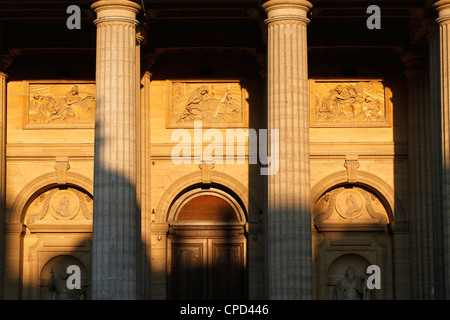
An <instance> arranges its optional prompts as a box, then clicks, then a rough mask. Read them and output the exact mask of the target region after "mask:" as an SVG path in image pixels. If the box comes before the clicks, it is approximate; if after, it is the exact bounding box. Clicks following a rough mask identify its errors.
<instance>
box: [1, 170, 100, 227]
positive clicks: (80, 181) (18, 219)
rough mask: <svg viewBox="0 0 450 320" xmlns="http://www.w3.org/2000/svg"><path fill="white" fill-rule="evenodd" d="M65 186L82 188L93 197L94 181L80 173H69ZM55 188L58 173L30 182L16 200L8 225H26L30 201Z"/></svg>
mask: <svg viewBox="0 0 450 320" xmlns="http://www.w3.org/2000/svg"><path fill="white" fill-rule="evenodd" d="M65 185H69V186H74V187H78V188H81V189H83V190H84V191H86V192H87V193H89V195H91V196H92V195H93V186H94V183H93V181H92V180H91V179H89V178H88V177H86V176H84V175H81V174H79V173H75V172H67V180H66V183H65ZM55 186H58V176H57V173H56V172H54V173H53V172H52V173H47V174H44V175H41V176H39V177H37V178H35V179H33V180H32V181H31V182H29V183H28V184H27V185H26V186H25V187H24V188H23V189H22V191H21V192H20V193H19V195H18V196H17V197H16V199H15V200H14V203H13V205H12V206H11V210H10V212H9V214H8V216H7V218H6V223H9V224H18V223H24V219H25V213H26V210H25V208H26V206H27V203H28V202H29V201H30V199H32V198H33V196H35V195H36V194H38V193H40V192H42V191H44V190H47V189H50V188H52V187H55Z"/></svg>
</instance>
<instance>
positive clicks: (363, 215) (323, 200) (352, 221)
mask: <svg viewBox="0 0 450 320" xmlns="http://www.w3.org/2000/svg"><path fill="white" fill-rule="evenodd" d="M312 212H313V216H314V223H315V225H316V227H317V228H318V229H319V230H323V231H342V230H383V229H384V227H385V226H386V224H387V223H388V221H389V219H388V213H387V211H386V208H385V207H384V206H383V204H382V203H381V202H380V199H378V198H377V196H376V195H375V194H373V193H372V192H369V191H367V190H364V189H362V188H359V187H356V186H353V187H351V188H346V187H338V188H336V189H332V190H330V191H327V192H326V193H325V194H323V195H322V196H321V197H320V198H319V199H318V200H317V201H316V203H315V204H314V205H313V207H312Z"/></svg>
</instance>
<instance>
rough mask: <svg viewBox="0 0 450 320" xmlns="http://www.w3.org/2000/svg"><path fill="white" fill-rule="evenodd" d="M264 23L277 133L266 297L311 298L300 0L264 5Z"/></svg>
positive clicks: (304, 7)
mask: <svg viewBox="0 0 450 320" xmlns="http://www.w3.org/2000/svg"><path fill="white" fill-rule="evenodd" d="M263 7H264V9H265V10H266V12H267V20H266V23H267V25H268V57H267V60H268V69H267V81H268V97H267V104H268V128H269V132H270V130H273V129H276V130H279V141H274V139H271V141H270V142H271V143H272V144H273V143H279V170H278V172H277V173H276V174H273V175H269V177H268V184H269V185H268V213H267V220H266V227H267V246H268V252H267V263H268V266H267V267H268V270H267V273H268V298H269V299H312V283H313V279H312V251H311V208H310V188H311V186H310V171H309V168H310V163H309V161H310V159H309V120H308V119H309V108H308V70H307V64H308V63H307V41H306V28H307V25H308V22H309V20H308V19H307V13H308V11H309V10H310V9H311V8H312V5H311V4H310V3H309V2H308V1H303V0H271V1H268V2H266V3H264V4H263Z"/></svg>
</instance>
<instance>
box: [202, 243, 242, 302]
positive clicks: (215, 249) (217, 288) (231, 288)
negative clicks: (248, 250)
mask: <svg viewBox="0 0 450 320" xmlns="http://www.w3.org/2000/svg"><path fill="white" fill-rule="evenodd" d="M243 240H244V239H209V240H208V244H209V250H208V259H209V271H210V272H209V286H210V290H209V294H210V296H211V298H212V299H245V297H246V292H245V288H246V281H245V278H246V277H245V274H246V273H245V245H244V242H243Z"/></svg>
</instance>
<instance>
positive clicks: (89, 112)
mask: <svg viewBox="0 0 450 320" xmlns="http://www.w3.org/2000/svg"><path fill="white" fill-rule="evenodd" d="M28 97H29V104H28V110H27V113H26V116H27V117H26V123H25V128H60V127H61V128H67V127H93V126H94V119H95V118H94V117H95V84H94V83H29V84H28Z"/></svg>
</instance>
